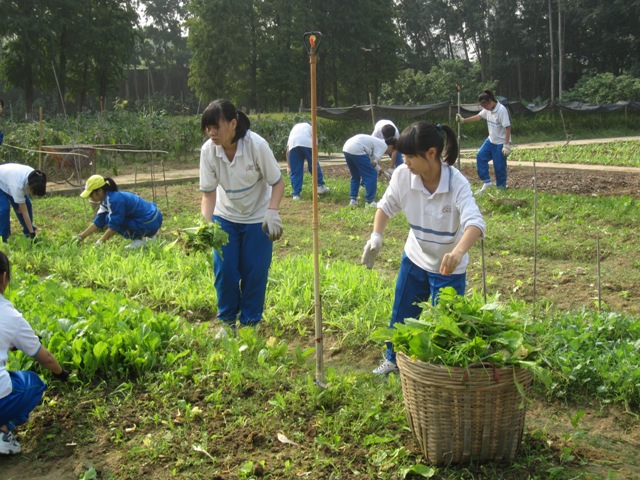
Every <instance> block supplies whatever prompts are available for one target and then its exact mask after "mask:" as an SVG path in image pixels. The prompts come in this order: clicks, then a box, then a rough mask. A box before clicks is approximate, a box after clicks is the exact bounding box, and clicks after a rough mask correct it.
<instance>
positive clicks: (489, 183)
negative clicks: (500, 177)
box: [474, 182, 493, 195]
mask: <svg viewBox="0 0 640 480" xmlns="http://www.w3.org/2000/svg"><path fill="white" fill-rule="evenodd" d="M492 186H493V183H492V182H488V183H483V184H482V188H481V189H480V190H476V192H475V193H474V195H481V194H483V193H484V191H485V190H487V189H488V188H490V187H492Z"/></svg>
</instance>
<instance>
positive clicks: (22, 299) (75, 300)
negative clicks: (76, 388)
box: [7, 274, 190, 382]
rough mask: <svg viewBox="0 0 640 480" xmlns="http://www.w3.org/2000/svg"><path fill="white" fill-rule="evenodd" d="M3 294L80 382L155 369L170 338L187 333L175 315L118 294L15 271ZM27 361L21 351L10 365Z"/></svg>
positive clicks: (21, 366) (18, 366) (14, 366)
mask: <svg viewBox="0 0 640 480" xmlns="http://www.w3.org/2000/svg"><path fill="white" fill-rule="evenodd" d="M16 277H17V278H16V279H15V280H14V284H15V285H17V288H11V289H10V291H9V292H8V296H7V298H8V299H9V300H10V301H12V302H13V303H14V304H15V306H16V308H17V309H18V310H19V311H21V312H22V313H23V315H24V316H25V317H26V318H28V319H29V322H30V324H31V326H32V327H33V329H34V331H35V332H36V333H37V334H38V335H40V337H41V338H42V341H43V344H44V345H45V346H46V347H47V348H48V349H49V350H50V351H51V352H53V353H54V355H55V356H56V358H57V359H58V361H60V363H61V364H62V365H64V367H65V368H67V369H68V370H70V371H72V372H73V373H75V374H76V375H77V377H78V378H80V379H81V380H83V381H88V382H91V381H93V380H94V379H97V378H117V379H126V378H131V377H138V376H140V375H144V374H145V373H148V372H151V371H153V370H155V369H157V368H159V367H160V366H161V365H162V364H163V361H164V359H165V358H166V356H167V355H168V352H169V351H171V345H172V342H174V341H175V339H177V338H179V337H180V336H181V335H183V334H187V333H188V332H189V329H190V328H189V326H188V325H186V324H184V323H183V322H182V321H181V320H180V319H179V318H178V317H173V316H170V315H167V314H161V313H154V312H153V311H151V310H150V309H149V308H146V307H143V306H141V305H139V304H137V303H135V302H132V301H130V300H127V299H126V298H125V297H124V296H122V295H120V294H114V293H109V292H96V291H94V290H92V289H89V288H78V287H72V286H70V285H68V284H63V283H58V282H56V281H55V280H53V279H49V280H46V281H42V280H41V279H40V278H38V277H37V276H35V275H20V274H19V275H17V276H16ZM32 363H33V359H32V358H31V357H26V356H24V355H23V354H22V352H18V354H17V355H16V356H15V357H13V358H12V360H11V362H10V368H12V369H18V370H19V369H24V368H26V367H28V366H29V365H31V364H32Z"/></svg>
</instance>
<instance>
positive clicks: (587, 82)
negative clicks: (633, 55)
mask: <svg viewBox="0 0 640 480" xmlns="http://www.w3.org/2000/svg"><path fill="white" fill-rule="evenodd" d="M562 100H563V101H578V102H587V103H594V104H596V105H597V104H601V103H616V102H618V101H621V100H624V101H633V102H640V78H639V77H632V76H631V75H619V76H615V75H614V74H613V73H611V72H606V73H599V74H597V75H585V76H583V77H581V78H580V80H578V81H577V82H576V84H575V86H574V87H573V88H572V89H571V90H570V91H569V92H568V93H566V94H563V96H562Z"/></svg>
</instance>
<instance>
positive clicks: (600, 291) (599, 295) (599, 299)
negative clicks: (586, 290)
mask: <svg viewBox="0 0 640 480" xmlns="http://www.w3.org/2000/svg"><path fill="white" fill-rule="evenodd" d="M596 243H597V250H598V252H597V256H598V313H600V308H601V306H602V305H601V303H600V302H601V301H602V290H601V289H600V285H601V283H600V279H601V277H600V232H598V241H597V242H596Z"/></svg>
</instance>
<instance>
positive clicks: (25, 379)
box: [0, 370, 47, 430]
mask: <svg viewBox="0 0 640 480" xmlns="http://www.w3.org/2000/svg"><path fill="white" fill-rule="evenodd" d="M9 376H10V377H11V384H12V389H13V390H12V391H11V393H10V394H9V395H7V396H6V397H3V398H0V425H6V426H7V428H8V429H9V430H13V429H15V428H16V427H17V426H18V425H22V424H23V423H25V422H26V421H27V420H29V414H31V412H32V411H33V409H34V408H36V406H37V405H38V404H39V403H40V400H42V395H43V394H44V391H45V390H46V389H47V384H46V383H44V382H43V381H42V379H41V378H40V377H39V376H38V374H37V373H35V372H31V371H29V370H21V371H18V372H9Z"/></svg>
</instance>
